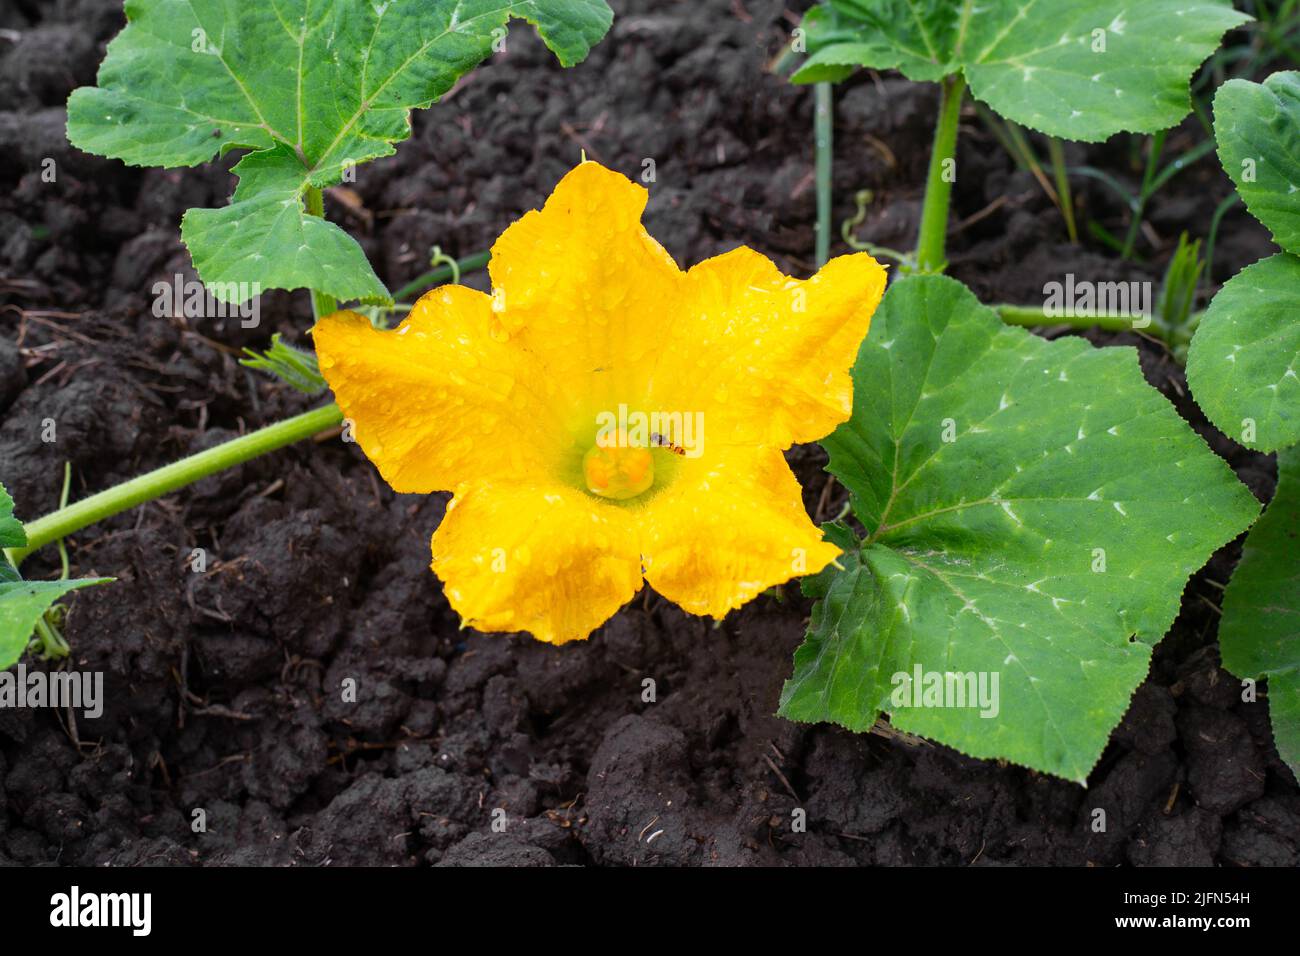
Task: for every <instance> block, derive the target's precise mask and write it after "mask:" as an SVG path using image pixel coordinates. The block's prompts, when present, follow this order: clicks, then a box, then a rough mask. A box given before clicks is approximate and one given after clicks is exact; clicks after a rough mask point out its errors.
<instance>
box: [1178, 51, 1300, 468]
mask: <svg viewBox="0 0 1300 956" xmlns="http://www.w3.org/2000/svg"><path fill="white" fill-rule="evenodd" d="M1214 133H1215V139H1216V140H1217V141H1218V146H1219V159H1220V161H1221V162H1222V163H1223V168H1224V169H1225V170H1226V171H1227V173H1228V175H1230V176H1231V177H1232V179H1233V182H1235V183H1236V185H1237V192H1238V193H1240V194H1241V198H1242V199H1243V200H1244V201H1245V203H1246V207H1247V208H1248V209H1249V210H1250V211H1251V212H1252V213H1253V214H1254V215H1255V216H1256V218H1258V219H1259V220H1260V222H1262V223H1264V225H1265V226H1267V227H1268V228H1269V230H1270V231H1271V232H1272V233H1273V238H1274V240H1275V241H1276V242H1277V244H1278V245H1280V246H1282V247H1283V248H1284V249H1286V250H1288V252H1291V253H1300V73H1295V72H1290V73H1274V74H1273V75H1272V76H1270V77H1269V78H1268V79H1267V80H1265V81H1264V82H1263V83H1248V82H1246V81H1245V80H1231V81H1229V82H1227V83H1225V84H1224V85H1223V86H1222V87H1221V88H1220V90H1219V92H1218V94H1217V95H1216V96H1215V99H1214ZM1297 375H1300V258H1298V257H1297V256H1295V255H1287V254H1285V253H1284V254H1280V255H1276V256H1272V257H1271V258H1268V259H1265V260H1263V261H1262V262H1257V263H1255V264H1254V265H1252V266H1248V267H1247V268H1245V269H1243V270H1242V271H1241V272H1239V273H1238V274H1237V275H1236V276H1234V277H1233V278H1232V279H1230V280H1229V281H1228V282H1227V284H1226V285H1224V287H1223V288H1222V289H1220V290H1219V294H1218V295H1216V296H1215V297H1214V300H1213V301H1212V302H1211V303H1210V305H1209V307H1208V308H1207V309H1206V310H1205V314H1204V315H1203V316H1202V317H1201V321H1200V324H1199V326H1198V327H1197V330H1196V335H1195V337H1194V338H1193V339H1192V344H1191V348H1190V349H1189V350H1188V355H1187V379H1188V383H1189V384H1190V385H1191V387H1192V393H1193V394H1194V395H1195V397H1196V401H1197V403H1198V404H1200V406H1201V408H1202V409H1204V411H1205V414H1206V415H1208V416H1209V417H1210V420H1211V421H1213V422H1214V424H1215V425H1217V426H1218V427H1219V429H1220V430H1221V431H1222V432H1223V433H1224V434H1226V435H1230V436H1231V437H1232V438H1234V439H1236V440H1237V441H1239V442H1240V443H1242V444H1243V445H1248V446H1249V447H1251V448H1259V449H1263V450H1265V451H1271V450H1273V449H1277V448H1281V447H1282V446H1284V445H1291V444H1294V443H1295V442H1300V378H1297Z"/></svg>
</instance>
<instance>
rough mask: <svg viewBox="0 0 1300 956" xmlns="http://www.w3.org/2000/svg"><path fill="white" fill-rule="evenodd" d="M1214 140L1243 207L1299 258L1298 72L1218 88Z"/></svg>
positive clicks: (1231, 82)
mask: <svg viewBox="0 0 1300 956" xmlns="http://www.w3.org/2000/svg"><path fill="white" fill-rule="evenodd" d="M1214 138H1215V140H1216V141H1217V142H1218V146H1219V161H1220V162H1222V163H1223V168H1224V169H1225V170H1226V171H1227V173H1228V175H1229V176H1231V177H1232V181H1233V182H1234V183H1236V184H1237V192H1238V193H1240V194H1241V198H1242V200H1244V201H1245V203H1246V208H1247V209H1249V210H1250V211H1251V214H1252V215H1254V217H1255V218H1256V219H1258V220H1259V221H1260V222H1262V223H1263V224H1264V225H1265V226H1267V227H1268V228H1269V231H1270V232H1272V233H1273V238H1274V240H1275V241H1276V242H1277V244H1278V245H1279V246H1281V247H1282V248H1283V249H1285V250H1287V251H1288V252H1293V253H1296V254H1300V73H1297V72H1294V71H1292V72H1288V73H1274V74H1273V75H1272V76H1270V77H1269V78H1268V79H1267V80H1265V81H1264V82H1263V83H1250V82H1248V81H1246V80H1229V81H1228V82H1227V83H1225V84H1223V86H1221V87H1220V88H1219V92H1218V93H1216V94H1215V96H1214Z"/></svg>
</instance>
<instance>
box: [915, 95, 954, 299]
mask: <svg viewBox="0 0 1300 956" xmlns="http://www.w3.org/2000/svg"><path fill="white" fill-rule="evenodd" d="M941 87H942V93H941V94H940V97H939V120H938V122H937V123H936V124H935V128H934V148H933V150H932V151H931V153H930V171H929V173H928V175H927V176H926V179H925V203H924V205H922V207H921V231H920V234H919V235H918V236H917V240H916V268H917V271H918V272H921V273H937V272H942V271H943V269H944V266H946V265H947V261H946V260H945V258H944V247H945V245H946V242H947V238H948V206H949V203H950V201H951V199H952V183H953V180H954V179H956V175H955V170H956V165H955V162H956V155H957V121H958V119H960V117H961V104H962V101H963V100H964V99H965V98H966V80H965V78H964V77H963V76H962V75H961V74H960V73H958V74H956V75H955V76H950V77H948V78H947V79H945V80H944V81H943V83H942V84H941Z"/></svg>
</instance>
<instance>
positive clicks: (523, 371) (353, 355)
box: [312, 286, 572, 493]
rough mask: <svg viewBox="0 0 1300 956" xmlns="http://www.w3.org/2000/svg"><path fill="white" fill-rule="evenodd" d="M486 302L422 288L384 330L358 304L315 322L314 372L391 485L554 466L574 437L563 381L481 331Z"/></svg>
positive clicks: (433, 483) (403, 488)
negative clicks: (561, 404) (402, 316)
mask: <svg viewBox="0 0 1300 956" xmlns="http://www.w3.org/2000/svg"><path fill="white" fill-rule="evenodd" d="M490 324H491V300H490V299H489V298H488V297H487V296H486V295H484V294H483V293H481V292H476V291H474V290H472V289H467V288H464V287H461V286H443V287H442V288H439V289H435V290H434V291H432V292H429V293H428V294H426V295H425V296H424V297H423V298H421V299H420V301H419V302H417V303H416V304H415V306H414V307H413V308H412V309H411V312H410V315H409V316H408V317H407V319H406V321H404V322H402V324H401V325H399V326H398V327H397V328H396V329H393V330H392V331H381V330H379V329H376V328H374V327H373V326H372V325H371V324H370V321H369V320H368V319H366V318H365V317H364V316H361V315H357V314H356V313H355V312H336V313H334V314H333V315H330V316H326V317H325V318H323V319H321V320H320V321H319V322H317V323H316V326H315V328H314V329H313V330H312V337H313V339H314V340H315V343H316V354H317V356H318V358H319V360H320V369H321V374H322V375H324V376H325V379H326V381H328V382H329V385H330V388H331V389H333V391H334V396H335V398H336V399H337V400H338V403H339V407H340V408H342V409H343V414H344V416H345V417H346V418H348V419H351V421H352V422H353V424H354V433H353V434H354V437H355V438H356V440H357V443H358V444H359V445H360V446H361V449H362V450H363V451H364V452H365V453H366V455H367V457H369V458H370V460H371V461H373V462H374V463H375V464H376V465H377V466H378V467H379V471H380V474H382V475H383V476H384V480H385V481H387V482H388V483H389V484H390V485H392V486H393V488H394V489H395V490H397V491H400V492H403V493H417V492H418V493H428V492H431V491H445V490H448V489H451V488H455V487H456V486H457V485H459V484H460V483H461V482H463V481H467V480H471V479H477V480H485V479H487V480H490V479H494V478H505V479H509V480H513V481H526V480H529V479H531V478H536V477H540V476H542V475H545V474H551V473H553V471H554V470H555V468H556V462H557V460H558V459H559V458H560V457H561V456H562V455H563V453H564V449H565V448H566V447H567V446H568V445H569V444H571V443H572V438H571V436H570V435H569V433H568V432H567V430H566V429H565V428H564V426H563V425H562V424H560V422H559V419H558V417H557V415H556V413H555V411H554V409H555V406H556V404H557V400H556V392H557V391H558V389H559V387H560V383H558V382H556V381H554V380H553V379H550V378H548V377H546V376H544V375H540V374H538V372H537V370H536V367H535V363H534V362H532V360H531V359H530V357H529V356H528V355H527V353H524V352H522V351H520V350H519V349H516V348H513V347H510V346H509V345H507V344H504V343H501V342H498V341H496V340H495V339H493V338H492V336H491V334H490Z"/></svg>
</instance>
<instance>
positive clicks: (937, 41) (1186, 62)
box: [795, 0, 1250, 141]
mask: <svg viewBox="0 0 1300 956" xmlns="http://www.w3.org/2000/svg"><path fill="white" fill-rule="evenodd" d="M822 9H823V10H825V11H828V12H823V13H821V14H819V17H820V19H819V20H814V22H813V23H812V24H811V25H810V26H809V28H808V49H809V51H810V52H811V53H812V54H813V56H812V59H811V60H810V61H809V66H808V69H809V70H810V73H809V74H807V75H805V74H804V73H803V72H802V71H800V72H798V73H796V74H795V80H796V82H809V81H810V80H812V79H815V78H827V77H825V76H818V75H817V74H818V71H822V72H824V71H825V70H827V69H828V68H829V66H830V65H835V66H837V67H839V68H841V69H842V65H843V64H845V63H846V62H850V61H852V62H855V63H856V65H859V66H869V67H874V68H876V69H898V70H900V71H902V73H903V75H904V76H906V77H908V78H909V79H912V80H939V79H942V78H943V77H945V76H948V75H950V74H953V73H957V72H959V71H961V72H964V73H965V75H966V80H967V82H968V83H969V84H970V89H971V93H972V94H973V95H974V96H975V97H976V98H978V99H980V100H983V101H984V102H985V103H987V104H988V105H989V106H991V107H992V108H993V109H995V110H997V111H998V112H999V113H1001V114H1002V115H1003V116H1006V117H1009V118H1010V119H1013V120H1015V121H1016V122H1017V123H1020V124H1022V125H1025V126H1030V127H1032V128H1034V129H1037V130H1040V131H1042V132H1044V133H1048V134H1050V135H1052V136H1060V137H1063V138H1065V139H1074V140H1085V141H1097V140H1103V139H1105V138H1107V137H1108V136H1111V135H1113V134H1115V133H1118V132H1120V131H1122V130H1129V131H1133V132H1154V131H1156V130H1161V129H1167V128H1169V127H1171V126H1175V125H1177V124H1178V123H1179V122H1180V121H1181V120H1182V119H1183V117H1185V116H1186V115H1187V114H1188V113H1189V112H1190V111H1191V100H1190V98H1189V94H1188V80H1189V77H1190V76H1191V75H1192V73H1193V72H1195V70H1196V68H1197V67H1198V66H1199V65H1200V64H1201V63H1202V62H1204V60H1205V59H1206V58H1207V57H1208V56H1209V55H1210V54H1211V53H1213V52H1214V50H1215V49H1216V48H1217V47H1218V45H1219V41H1220V39H1221V38H1222V37H1223V34H1224V33H1225V32H1226V31H1228V30H1230V29H1232V28H1233V27H1235V26H1239V25H1240V24H1242V23H1245V22H1246V21H1248V20H1249V19H1250V17H1248V16H1246V15H1245V14H1243V13H1238V12H1236V11H1234V10H1233V9H1232V5H1231V3H1229V2H1228V0H1142V2H1141V3H1134V2H1133V0H831V2H830V3H829V5H828V6H827V7H824V8H822ZM832 46H837V47H839V49H838V50H836V51H834V52H829V48H830V47H832ZM819 57H820V58H821V59H819Z"/></svg>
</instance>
